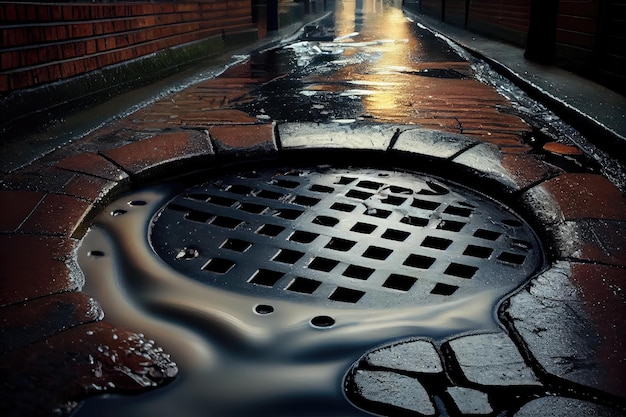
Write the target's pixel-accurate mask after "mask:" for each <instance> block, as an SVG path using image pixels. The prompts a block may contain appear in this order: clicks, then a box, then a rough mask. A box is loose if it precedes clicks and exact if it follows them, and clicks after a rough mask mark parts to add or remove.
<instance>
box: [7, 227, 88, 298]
mask: <svg viewBox="0 0 626 417" xmlns="http://www.w3.org/2000/svg"><path fill="white" fill-rule="evenodd" d="M74 246H75V242H73V241H72V240H70V239H67V238H63V237H52V236H36V235H0V247H1V248H2V250H1V251H0V306H5V305H8V304H13V303H18V302H22V301H24V300H29V299H33V298H37V297H41V296H44V295H50V294H54V293H59V292H63V291H72V290H76V289H79V288H81V287H82V285H83V280H82V275H78V274H75V273H72V271H71V270H70V268H69V267H68V265H67V264H66V261H68V260H69V259H70V257H71V254H72V251H73V250H74Z"/></svg>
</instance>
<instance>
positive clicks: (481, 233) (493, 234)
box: [474, 229, 502, 240]
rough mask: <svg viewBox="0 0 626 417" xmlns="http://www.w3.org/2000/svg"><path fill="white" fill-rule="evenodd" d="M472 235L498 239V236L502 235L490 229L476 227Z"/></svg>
mask: <svg viewBox="0 0 626 417" xmlns="http://www.w3.org/2000/svg"><path fill="white" fill-rule="evenodd" d="M474 236H476V237H478V238H481V239H487V240H498V238H499V237H500V236H502V233H500V232H494V231H491V230H485V229H478V230H476V231H475V232H474Z"/></svg>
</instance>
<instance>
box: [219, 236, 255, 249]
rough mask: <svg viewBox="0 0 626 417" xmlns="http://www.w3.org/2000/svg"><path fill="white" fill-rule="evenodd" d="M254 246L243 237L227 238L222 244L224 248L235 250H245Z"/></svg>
mask: <svg viewBox="0 0 626 417" xmlns="http://www.w3.org/2000/svg"><path fill="white" fill-rule="evenodd" d="M251 246H252V243H250V242H246V241H245V240H241V239H226V240H225V241H224V243H222V246H220V247H221V248H222V249H228V250H233V251H235V252H245V251H247V250H248V249H250V247H251Z"/></svg>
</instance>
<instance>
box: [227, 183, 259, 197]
mask: <svg viewBox="0 0 626 417" xmlns="http://www.w3.org/2000/svg"><path fill="white" fill-rule="evenodd" d="M226 191H228V192H230V193H233V194H239V195H250V194H252V192H253V191H254V188H252V187H248V186H247V185H241V184H233V185H230V186H228V187H226Z"/></svg>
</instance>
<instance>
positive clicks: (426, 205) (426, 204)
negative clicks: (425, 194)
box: [411, 198, 441, 210]
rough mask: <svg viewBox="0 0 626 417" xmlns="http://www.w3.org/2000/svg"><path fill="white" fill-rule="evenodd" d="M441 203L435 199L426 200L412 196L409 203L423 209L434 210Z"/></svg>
mask: <svg viewBox="0 0 626 417" xmlns="http://www.w3.org/2000/svg"><path fill="white" fill-rule="evenodd" d="M440 205H441V204H440V203H437V202H436V201H428V200H420V199H419V198H414V199H413V202H412V203H411V207H415V208H420V209H424V210H434V209H436V208H437V207H439V206H440Z"/></svg>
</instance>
